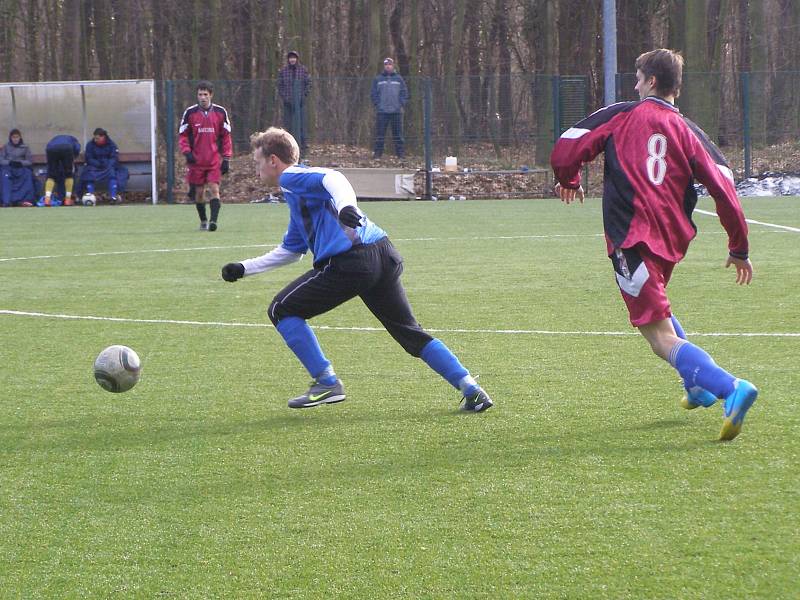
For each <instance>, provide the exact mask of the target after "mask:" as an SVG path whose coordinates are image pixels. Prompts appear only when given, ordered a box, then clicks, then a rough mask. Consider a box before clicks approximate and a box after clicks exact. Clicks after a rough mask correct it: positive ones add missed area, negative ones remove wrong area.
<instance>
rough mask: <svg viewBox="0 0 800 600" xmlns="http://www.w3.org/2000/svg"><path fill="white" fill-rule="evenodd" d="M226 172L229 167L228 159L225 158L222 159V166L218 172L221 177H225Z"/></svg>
mask: <svg viewBox="0 0 800 600" xmlns="http://www.w3.org/2000/svg"><path fill="white" fill-rule="evenodd" d="M228 171H230V165H229V164H228V159H227V158H223V159H222V166H221V167H220V172H221V173H222V174H223V175H227V174H228Z"/></svg>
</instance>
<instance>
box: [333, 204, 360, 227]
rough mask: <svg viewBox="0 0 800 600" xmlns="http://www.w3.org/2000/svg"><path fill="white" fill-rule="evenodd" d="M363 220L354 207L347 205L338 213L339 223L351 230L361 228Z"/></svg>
mask: <svg viewBox="0 0 800 600" xmlns="http://www.w3.org/2000/svg"><path fill="white" fill-rule="evenodd" d="M363 218H364V217H363V215H361V214H360V213H359V212H358V209H357V208H356V207H355V206H350V205H348V206H345V207H344V208H343V209H342V210H340V211H339V221H340V222H341V224H342V225H345V226H347V227H350V228H352V229H355V228H356V227H361V225H363V224H364V223H363V222H362V219H363Z"/></svg>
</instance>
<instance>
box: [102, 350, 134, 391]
mask: <svg viewBox="0 0 800 600" xmlns="http://www.w3.org/2000/svg"><path fill="white" fill-rule="evenodd" d="M141 369H142V367H141V363H140V362H139V355H138V354H136V352H134V351H133V350H131V349H130V348H128V347H127V346H109V347H108V348H106V349H105V350H103V351H102V352H101V353H100V354H98V355H97V358H96V359H95V361H94V378H95V379H96V380H97V383H99V384H100V387H101V388H103V389H104V390H108V391H109V392H115V393H119V392H127V391H128V390H129V389H131V388H132V387H133V386H135V385H136V382H137V381H139V373H140V372H141Z"/></svg>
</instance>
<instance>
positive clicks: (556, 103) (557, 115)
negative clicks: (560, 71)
mask: <svg viewBox="0 0 800 600" xmlns="http://www.w3.org/2000/svg"><path fill="white" fill-rule="evenodd" d="M551 86H552V88H553V143H554V144H555V143H556V142H557V141H558V138H560V137H561V134H562V133H563V132H562V131H561V77H560V76H559V75H553V77H552V79H551Z"/></svg>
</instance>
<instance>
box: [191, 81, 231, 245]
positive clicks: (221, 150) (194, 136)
mask: <svg viewBox="0 0 800 600" xmlns="http://www.w3.org/2000/svg"><path fill="white" fill-rule="evenodd" d="M213 97H214V88H213V86H212V85H211V84H210V83H209V82H208V81H201V82H200V83H198V84H197V104H195V105H193V106H190V107H189V108H187V109H186V110H185V111H184V113H183V118H182V119H181V125H180V129H179V134H180V147H181V152H182V153H183V155H184V156H185V157H186V165H187V169H186V181H187V182H188V183H189V185H190V186H191V187H193V189H194V200H195V206H196V207H197V214H198V216H199V217H200V229H202V230H204V231H205V230H207V231H216V230H217V220H218V218H219V209H220V195H219V182H220V179H221V175H225V174H226V173H227V172H228V160H229V159H230V158H231V156H233V143H232V142H231V122H230V121H229V120H228V112H227V111H226V110H225V109H224V108H223V107H221V106H219V105H218V104H214V103H212V102H211V99H212V98H213ZM206 187H208V190H209V192H210V193H211V220H210V221H209V220H208V218H207V217H206V204H205V190H206Z"/></svg>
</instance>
